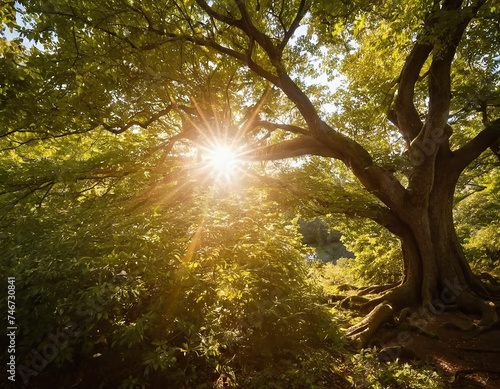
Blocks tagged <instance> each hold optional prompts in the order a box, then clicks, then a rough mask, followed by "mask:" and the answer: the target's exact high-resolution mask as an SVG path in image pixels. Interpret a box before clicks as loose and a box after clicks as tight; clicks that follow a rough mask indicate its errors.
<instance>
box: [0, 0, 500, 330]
mask: <svg viewBox="0 0 500 389" xmlns="http://www.w3.org/2000/svg"><path fill="white" fill-rule="evenodd" d="M11 6H12V7H19V8H18V9H17V12H18V13H20V14H22V15H24V17H25V21H24V25H22V26H17V27H15V28H17V29H18V30H19V31H21V32H22V34H23V35H24V36H26V37H27V38H29V39H32V40H34V41H35V42H37V45H35V46H33V47H31V48H30V49H29V53H28V52H26V50H25V49H23V48H22V47H21V46H20V44H19V43H18V42H17V43H16V42H14V43H13V42H10V43H8V45H7V46H5V44H4V48H3V50H4V56H3V58H4V59H3V65H2V66H3V67H5V68H6V70H7V71H6V72H5V74H6V75H7V80H8V81H7V82H6V83H4V87H3V92H2V93H3V97H2V122H3V123H5V125H4V129H3V133H2V138H3V149H4V150H5V151H6V150H14V152H16V153H18V154H19V153H20V152H21V150H25V146H26V145H30V144H34V143H35V142H39V141H40V140H47V141H50V142H54V140H55V139H59V138H60V137H66V136H70V137H74V136H78V134H81V133H86V134H91V133H96V132H102V131H107V132H110V133H112V134H116V135H117V136H118V135H119V134H121V133H123V132H125V131H130V130H136V131H141V129H142V130H143V132H142V133H151V134H152V136H151V137H150V138H147V137H146V138H147V139H148V141H147V145H146V146H145V147H144V150H145V153H146V152H147V153H156V155H159V154H161V153H164V154H167V153H172V152H173V153H178V154H179V153H180V154H182V150H181V149H180V148H179V147H178V145H179V144H185V143H182V142H185V141H189V142H191V144H192V145H196V147H198V148H201V149H203V148H204V149H207V148H208V149H210V148H213V144H214V143H217V142H229V143H232V144H233V145H236V146H238V147H239V154H240V159H246V160H253V161H266V160H267V161H269V160H279V159H287V158H294V157H300V156H321V157H324V158H326V159H332V160H336V161H340V162H341V163H342V164H343V166H344V167H343V168H342V167H339V165H338V164H337V163H332V164H330V167H335V168H336V169H346V170H347V171H348V172H349V174H351V175H352V176H351V177H350V178H343V179H341V178H340V175H339V174H335V173H334V172H333V173H332V172H331V171H330V172H324V171H323V172H320V173H319V174H327V175H329V176H330V179H331V180H332V182H334V183H335V185H333V187H334V190H335V191H336V192H335V193H338V194H343V195H348V196H350V198H352V201H349V200H348V199H345V200H342V201H339V200H337V201H336V202H335V203H332V202H331V201H330V200H325V199H322V198H321V196H318V194H316V193H313V192H311V191H309V195H310V196H311V197H314V199H315V200H316V201H317V202H318V203H319V204H322V205H323V206H324V209H325V213H329V212H343V213H345V214H347V215H355V216H360V217H366V218H369V219H372V220H374V221H375V222H377V223H379V224H380V225H382V226H383V227H385V228H386V229H388V230H389V231H390V232H392V233H393V234H395V235H396V236H397V237H398V238H399V239H400V241H401V250H402V254H403V262H404V269H403V278H402V280H401V282H400V283H399V284H398V285H396V286H394V285H390V286H387V287H386V288H385V290H384V288H381V289H380V290H379V291H380V292H381V293H383V294H382V295H381V296H380V297H378V298H376V299H374V300H372V301H371V302H370V303H369V304H368V305H367V308H374V309H373V311H372V313H371V314H370V315H368V316H367V317H366V319H365V320H363V321H362V322H361V323H360V324H359V325H357V326H356V327H353V328H352V329H351V331H350V333H351V334H352V335H360V334H361V335H360V336H361V337H362V339H366V338H367V337H369V336H370V334H372V333H373V331H374V330H376V328H377V326H378V325H379V324H380V323H381V322H383V321H384V320H386V319H388V318H389V317H390V316H391V315H392V314H393V313H394V312H397V311H399V310H401V309H403V308H405V307H406V306H409V305H410V306H413V305H423V306H424V307H426V308H428V309H430V310H431V311H439V310H441V309H444V306H445V305H447V304H450V303H454V304H457V305H458V306H460V307H461V308H463V309H465V310H466V311H472V312H479V313H480V314H482V320H481V324H480V325H481V327H483V328H488V327H490V326H492V325H494V324H496V323H497V322H498V319H497V314H496V309H495V305H494V303H496V302H498V301H499V300H498V298H499V291H498V290H497V289H496V288H495V286H494V285H492V284H489V283H483V282H482V281H481V280H479V279H478V278H477V277H476V276H475V275H474V274H473V273H472V271H471V269H470V266H469V264H468V263H467V261H466V258H465V255H464V252H463V250H462V247H461V245H460V243H459V240H458V238H457V235H456V232H455V229H454V225H453V212H452V206H453V199H454V192H455V187H456V185H457V182H458V181H459V179H460V177H461V174H462V172H463V171H464V170H465V169H467V168H468V166H470V165H471V164H472V163H473V162H474V161H475V160H476V159H477V158H479V157H480V156H482V155H487V156H488V154H487V153H490V154H489V156H488V158H490V159H491V158H494V156H495V155H496V156H498V153H499V146H500V118H499V114H500V110H499V100H498V98H499V89H498V88H499V72H498V67H499V58H498V52H499V49H500V36H499V34H498V30H497V27H498V23H499V20H500V9H497V8H496V7H495V5H494V1H492V0H491V1H487V0H477V1H459V0H443V1H424V2H416V1H410V0H408V1H401V2H400V1H391V2H385V3H383V4H382V3H372V2H367V1H355V2H352V3H344V2H342V1H334V2H326V1H325V2H324V1H318V2H311V1H307V0H296V1H293V2H286V3H285V2H280V1H259V0H255V1H229V0H226V1H222V0H221V1H216V2H206V1H204V0H195V1H183V2H178V1H166V2H164V3H162V4H158V3H157V2H154V1H140V2H135V1H134V2H128V1H125V0H123V1H118V0H117V1H113V2H108V3H106V5H103V4H102V3H99V2H85V3H73V2H71V1H55V2H50V3H47V2H44V1H20V2H18V3H15V4H13V5H11ZM5 15H7V16H3V17H4V19H5V20H9V23H10V25H13V24H15V23H14V22H13V20H12V17H10V18H9V16H8V15H10V14H9V13H5ZM304 28H307V34H306V33H304ZM42 46H43V48H42ZM318 61H319V62H320V67H321V66H324V74H323V78H321V79H320V80H324V79H325V75H326V76H327V77H330V78H335V77H339V79H340V80H341V83H345V84H346V85H345V86H343V87H342V86H341V87H339V88H338V89H337V90H336V91H331V90H328V88H325V87H324V86H323V87H322V86H321V85H320V86H318V85H316V84H315V82H314V78H315V77H317V76H318V75H319V74H320V73H321V71H316V70H315V69H314V66H316V65H318ZM220 139H222V140H220ZM155 142H156V144H154V143H155ZM488 148H490V150H491V151H487V150H488ZM485 153H486V154H485ZM326 165H328V164H326ZM52 181H54V178H52V179H51V180H47V179H46V178H43V177H42V178H41V179H40V180H39V181H37V182H36V183H35V186H31V187H30V188H29V189H30V190H31V191H38V190H44V189H48V187H47V185H50V184H49V183H50V182H52ZM353 188H354V189H353ZM361 188H362V190H363V191H364V192H361ZM306 189H307V188H301V187H300V182H299V183H297V184H295V185H294V186H293V187H292V186H287V185H285V190H288V191H297V192H301V193H304V191H305V190H306ZM351 189H352V190H351ZM322 200H325V201H322ZM450 292H456V295H455V294H454V295H453V297H450Z"/></svg>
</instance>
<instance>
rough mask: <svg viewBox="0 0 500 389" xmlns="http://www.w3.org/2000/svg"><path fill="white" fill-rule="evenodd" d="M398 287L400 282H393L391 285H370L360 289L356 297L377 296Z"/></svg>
mask: <svg viewBox="0 0 500 389" xmlns="http://www.w3.org/2000/svg"><path fill="white" fill-rule="evenodd" d="M398 285H400V282H399V281H398V282H393V283H392V284H387V285H372V286H367V287H364V288H360V289H359V292H358V296H366V295H367V294H379V293H382V292H385V291H388V290H390V289H393V288H395V287H397V286H398Z"/></svg>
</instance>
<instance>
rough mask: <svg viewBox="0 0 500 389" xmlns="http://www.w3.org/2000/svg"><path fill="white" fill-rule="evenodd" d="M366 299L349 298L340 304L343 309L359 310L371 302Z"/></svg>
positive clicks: (359, 297) (360, 297) (358, 297)
mask: <svg viewBox="0 0 500 389" xmlns="http://www.w3.org/2000/svg"><path fill="white" fill-rule="evenodd" d="M369 301H370V300H368V299H367V298H365V297H362V296H347V297H345V298H344V299H343V300H342V302H341V303H340V306H341V307H342V308H354V309H359V308H360V307H361V306H363V305H364V304H366V303H367V302H369Z"/></svg>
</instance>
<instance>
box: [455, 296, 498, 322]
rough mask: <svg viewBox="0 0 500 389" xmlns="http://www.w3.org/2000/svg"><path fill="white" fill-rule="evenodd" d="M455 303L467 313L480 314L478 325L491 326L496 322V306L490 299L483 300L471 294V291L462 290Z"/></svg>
mask: <svg viewBox="0 0 500 389" xmlns="http://www.w3.org/2000/svg"><path fill="white" fill-rule="evenodd" d="M457 304H458V307H459V308H460V309H463V310H464V311H465V312H469V313H479V314H481V320H480V321H479V323H478V326H479V327H491V326H493V325H495V323H497V322H498V315H497V311H496V306H495V304H494V303H493V302H491V301H485V300H482V299H480V298H477V297H475V296H473V295H472V294H471V293H468V292H463V293H462V294H460V295H459V296H458V297H457Z"/></svg>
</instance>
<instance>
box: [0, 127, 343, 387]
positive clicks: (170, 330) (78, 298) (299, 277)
mask: <svg viewBox="0 0 500 389" xmlns="http://www.w3.org/2000/svg"><path fill="white" fill-rule="evenodd" d="M131 136H132V137H133V135H131ZM129 147H131V146H130V144H129ZM47 163H49V161H47ZM52 163H53V162H52ZM123 163H124V164H125V165H127V163H129V161H127V160H124V161H123ZM20 164H21V165H23V163H22V162H21V163H20ZM24 164H29V162H26V163H24ZM64 164H65V162H61V165H62V166H64ZM59 167H60V166H59ZM17 168H18V169H19V167H17ZM164 169H166V170H168V169H169V167H168V164H166V165H164ZM144 173H145V171H144V168H143V169H141V170H140V171H137V172H135V173H133V174H131V176H126V177H122V178H120V179H117V180H115V181H113V182H112V183H110V184H109V185H105V184H100V185H98V186H95V187H93V188H91V189H88V188H87V189H88V190H86V191H84V192H83V193H82V191H81V190H80V189H81V187H80V185H79V184H78V183H76V184H75V183H74V182H73V183H71V184H68V185H55V187H54V188H53V189H52V191H51V195H50V196H47V197H46V198H45V199H42V201H41V202H39V200H40V199H36V198H35V197H30V198H28V199H26V200H25V201H24V202H22V203H17V204H16V205H15V206H14V208H13V209H12V210H11V211H10V212H9V213H8V214H7V215H6V216H5V217H4V220H3V223H4V226H3V229H2V235H3V247H2V249H3V250H5V252H9V253H10V254H11V259H10V261H7V262H3V263H2V273H3V274H9V275H10V276H15V277H16V280H17V281H16V282H17V296H18V300H17V306H18V307H19V308H18V310H17V311H16V318H17V320H18V321H19V323H35V322H36V323H37V325H36V326H35V325H25V326H23V328H24V330H23V332H22V334H21V337H22V339H23V342H22V343H21V344H20V345H19V348H18V353H19V355H20V360H19V361H20V363H22V364H24V365H25V366H26V367H27V368H29V369H31V370H30V372H31V373H38V371H36V370H35V366H34V365H33V361H34V360H35V357H34V355H36V352H38V353H39V354H40V355H42V356H45V357H44V358H45V360H46V361H47V366H46V367H45V366H44V367H43V368H42V369H40V372H39V375H37V376H31V377H26V378H29V383H30V387H48V386H50V385H53V386H54V385H55V386H61V385H62V386H64V385H68V384H69V383H70V382H74V380H75V379H76V378H75V377H76V374H79V375H80V376H81V377H83V378H82V379H83V380H84V382H85V385H87V386H88V385H92V386H93V387H110V386H113V387H122V388H132V387H133V388H136V387H147V386H154V385H158V384H159V383H160V382H161V384H162V385H167V386H175V387H200V388H201V387H216V385H217V381H218V380H219V382H222V380H223V381H224V382H226V383H227V385H230V386H231V387H232V386H242V387H258V388H260V387H264V386H266V387H283V386H290V387H302V386H310V385H320V384H321V382H323V381H324V380H325V379H326V377H327V375H328V373H329V366H330V365H331V364H334V363H335V360H336V357H337V356H338V352H339V350H340V349H341V347H342V343H343V340H342V336H341V335H340V333H339V331H338V329H337V328H336V326H335V325H332V317H331V316H330V313H329V312H328V311H327V310H325V309H324V308H322V307H321V306H319V305H317V299H318V297H317V296H318V292H319V291H318V290H317V289H316V287H314V285H312V284H311V283H310V282H309V281H308V278H307V268H306V266H307V265H306V263H305V262H304V260H303V258H304V255H305V251H304V250H303V249H302V248H301V247H302V246H301V244H300V236H299V235H298V233H297V231H296V228H295V227H293V226H291V225H289V224H288V223H287V222H286V221H285V220H284V219H283V218H282V217H281V215H280V214H279V213H276V209H277V207H276V204H275V203H274V201H272V199H266V194H265V192H262V191H256V190H250V189H247V190H245V191H243V192H238V191H232V192H229V193H227V192H226V190H225V187H224V186H221V185H217V184H215V185H207V186H206V187H205V189H198V193H197V196H196V197H192V198H189V197H186V196H184V197H183V200H182V201H180V200H175V196H173V193H174V192H176V191H179V187H177V186H174V187H172V186H171V183H167V184H162V185H161V190H162V191H163V197H162V198H160V199H157V198H154V196H153V197H152V196H150V195H149V193H148V191H147V190H146V191H140V186H144V187H145V188H148V187H150V186H151V183H152V181H156V180H158V177H156V176H154V175H149V176H148V175H146V176H145V174H144ZM145 177H146V178H145ZM141 182H142V183H141ZM132 183H133V184H132ZM184 184H185V182H184ZM138 189H139V192H141V193H142V194H141V195H139V196H138V195H136V194H135V193H136V191H137V190H138ZM157 189H158V188H157ZM181 190H182V188H181ZM152 198H153V199H154V200H155V201H153V200H152ZM165 198H170V199H172V198H174V200H169V201H168V202H167V204H166V205H165V204H163V205H162V204H161V202H162V201H163V202H164V201H165ZM257 199H258V201H257ZM143 201H147V204H143V205H142V206H140V207H137V204H140V203H141V202H143ZM255 204H258V205H255ZM103 213H105V214H106V215H107V217H105V218H102V217H101V216H102V215H103ZM28 242H29V244H28ZM75 325H76V328H75ZM72 326H73V328H72ZM71 328H72V332H71V331H69V330H70V329H71ZM56 334H66V335H60V336H63V340H64V342H62V343H61V344H59V345H58V346H57V347H58V348H57V349H56V350H57V352H56V355H55V356H54V357H52V356H50V357H48V356H46V355H45V354H44V351H45V352H46V346H47V344H49V345H50V344H52V343H53V341H52V338H53V337H54V336H56ZM33 350H36V352H34V351H33ZM34 353H35V354H34ZM320 361H321V362H320ZM30 363H31V364H30ZM117 363H118V365H117ZM304 370H305V371H307V374H303V371H304ZM56 372H57V374H56ZM63 372H64V373H63ZM77 372H78V373H77ZM278 372H279V373H278ZM56 377H57V378H56ZM263 385H264V386H263ZM53 386H52V387H53Z"/></svg>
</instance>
